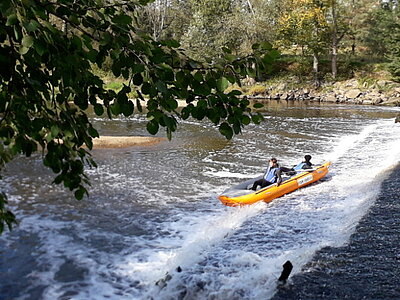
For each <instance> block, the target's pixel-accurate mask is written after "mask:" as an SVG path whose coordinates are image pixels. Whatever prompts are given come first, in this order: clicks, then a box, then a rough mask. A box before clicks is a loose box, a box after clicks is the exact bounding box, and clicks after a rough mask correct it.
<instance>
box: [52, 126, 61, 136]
mask: <svg viewBox="0 0 400 300" xmlns="http://www.w3.org/2000/svg"><path fill="white" fill-rule="evenodd" d="M59 133H60V128H58V126H57V125H53V126H51V135H52V137H53V138H55V137H57V135H58V134H59Z"/></svg>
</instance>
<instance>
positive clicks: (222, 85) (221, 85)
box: [217, 77, 229, 92]
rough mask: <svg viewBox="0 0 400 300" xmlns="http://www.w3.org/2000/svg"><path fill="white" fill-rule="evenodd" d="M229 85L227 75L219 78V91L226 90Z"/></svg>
mask: <svg viewBox="0 0 400 300" xmlns="http://www.w3.org/2000/svg"><path fill="white" fill-rule="evenodd" d="M228 86H229V81H228V79H226V78H225V77H222V78H219V79H218V80H217V90H218V92H224V91H225V90H226V89H227V88H228Z"/></svg>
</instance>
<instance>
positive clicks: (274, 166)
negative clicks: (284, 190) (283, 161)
mask: <svg viewBox="0 0 400 300" xmlns="http://www.w3.org/2000/svg"><path fill="white" fill-rule="evenodd" d="M281 174H282V170H281V168H280V167H279V165H278V160H277V159H276V158H274V157H273V158H271V159H270V160H269V165H268V168H267V170H265V173H264V176H263V178H261V179H259V180H256V181H255V182H254V184H253V186H252V188H251V189H252V190H253V191H256V190H257V187H258V186H261V188H264V187H266V186H268V185H271V184H274V183H276V184H277V186H279V185H280V184H281V182H282V176H281Z"/></svg>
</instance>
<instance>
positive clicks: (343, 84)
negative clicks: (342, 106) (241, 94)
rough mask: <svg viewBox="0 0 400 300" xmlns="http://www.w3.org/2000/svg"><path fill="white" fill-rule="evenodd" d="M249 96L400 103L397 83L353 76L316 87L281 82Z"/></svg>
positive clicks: (371, 103)
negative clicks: (294, 85) (368, 80)
mask: <svg viewBox="0 0 400 300" xmlns="http://www.w3.org/2000/svg"><path fill="white" fill-rule="evenodd" d="M248 97H249V99H254V100H257V99H260V101H261V99H273V100H297V101H317V102H331V103H332V102H333V103H351V104H366V105H389V106H400V84H399V83H397V82H394V81H387V80H378V81H376V82H373V83H369V82H360V80H357V79H350V80H347V81H340V82H336V83H334V84H324V85H322V86H321V87H320V88H318V89H315V88H309V87H307V88H299V89H288V88H287V85H286V84H284V83H281V84H279V85H278V86H274V87H266V89H265V91H261V92H258V93H255V94H250V95H248Z"/></svg>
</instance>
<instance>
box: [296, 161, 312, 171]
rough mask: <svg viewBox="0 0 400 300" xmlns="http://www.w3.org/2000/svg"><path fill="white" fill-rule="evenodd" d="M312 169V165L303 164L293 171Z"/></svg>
mask: <svg viewBox="0 0 400 300" xmlns="http://www.w3.org/2000/svg"><path fill="white" fill-rule="evenodd" d="M311 168H312V165H311V163H306V162H301V163H299V164H298V165H297V166H295V167H294V168H293V170H295V171H298V170H302V169H311Z"/></svg>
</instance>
